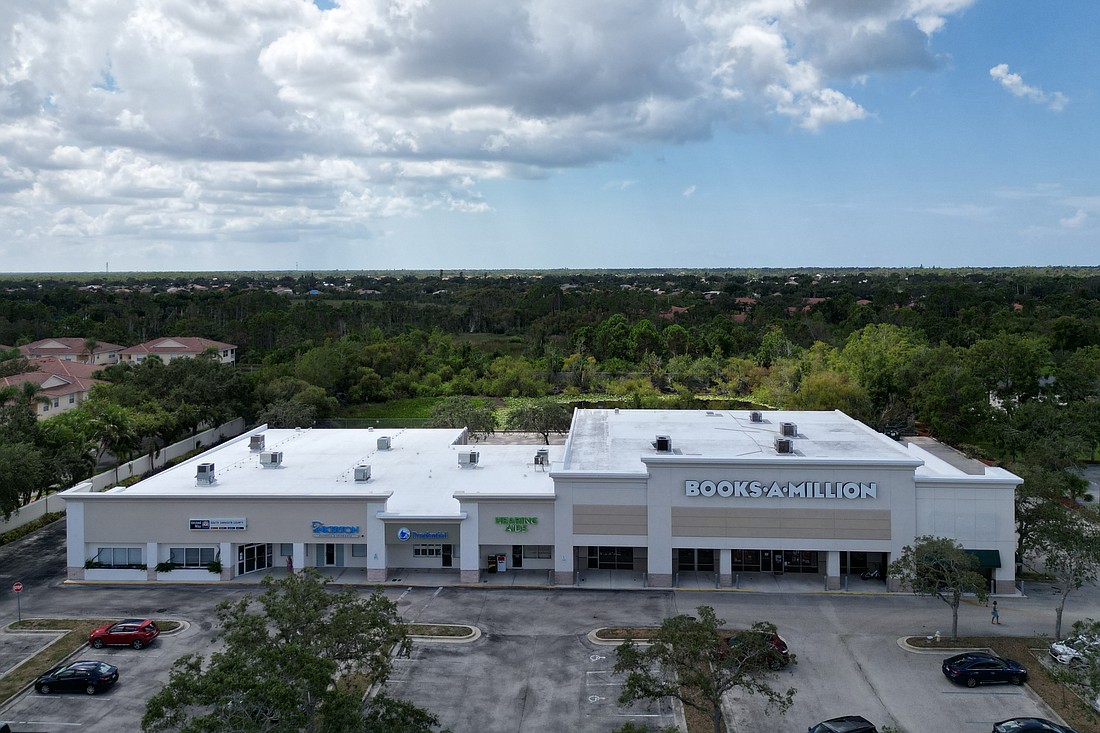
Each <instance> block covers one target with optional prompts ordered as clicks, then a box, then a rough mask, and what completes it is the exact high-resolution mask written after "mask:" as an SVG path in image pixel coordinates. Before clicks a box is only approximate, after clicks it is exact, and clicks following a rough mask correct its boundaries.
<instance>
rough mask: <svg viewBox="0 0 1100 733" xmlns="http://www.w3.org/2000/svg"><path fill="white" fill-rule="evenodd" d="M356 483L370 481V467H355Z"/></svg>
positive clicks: (363, 464)
mask: <svg viewBox="0 0 1100 733" xmlns="http://www.w3.org/2000/svg"><path fill="white" fill-rule="evenodd" d="M355 480H356V481H370V466H369V465H367V464H366V463H362V464H360V465H358V466H356V467H355Z"/></svg>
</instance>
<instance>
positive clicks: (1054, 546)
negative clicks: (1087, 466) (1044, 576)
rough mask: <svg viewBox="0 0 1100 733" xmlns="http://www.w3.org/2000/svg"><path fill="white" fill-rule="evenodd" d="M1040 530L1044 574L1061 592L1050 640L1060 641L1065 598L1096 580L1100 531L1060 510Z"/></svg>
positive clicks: (1080, 517)
mask: <svg viewBox="0 0 1100 733" xmlns="http://www.w3.org/2000/svg"><path fill="white" fill-rule="evenodd" d="M1059 514H1060V516H1057V517H1055V518H1054V519H1053V521H1049V522H1047V523H1045V524H1043V526H1042V529H1041V530H1040V547H1041V548H1042V552H1043V564H1044V565H1045V566H1046V569H1047V572H1049V573H1051V574H1052V575H1053V576H1054V577H1055V579H1056V580H1057V587H1058V588H1060V589H1061V595H1060V598H1059V603H1058V607H1057V608H1055V622H1054V638H1055V639H1061V638H1062V611H1064V610H1065V607H1066V598H1068V597H1069V594H1070V593H1072V592H1073V591H1076V590H1080V589H1081V586H1083V585H1086V584H1087V585H1093V584H1095V582H1096V579H1097V577H1098V576H1100V528H1098V527H1097V526H1096V524H1095V523H1094V522H1093V521H1092V520H1091V519H1089V518H1087V517H1085V516H1083V515H1081V514H1079V513H1077V512H1074V511H1071V510H1067V509H1062V510H1061V511H1060V512H1059Z"/></svg>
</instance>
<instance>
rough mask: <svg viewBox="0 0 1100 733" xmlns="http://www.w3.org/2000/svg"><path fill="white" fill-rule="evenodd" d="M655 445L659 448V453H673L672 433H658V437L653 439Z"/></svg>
mask: <svg viewBox="0 0 1100 733" xmlns="http://www.w3.org/2000/svg"><path fill="white" fill-rule="evenodd" d="M653 447H654V448H656V449H657V452H658V453H671V452H672V436H671V435H658V436H657V439H656V440H655V441H653Z"/></svg>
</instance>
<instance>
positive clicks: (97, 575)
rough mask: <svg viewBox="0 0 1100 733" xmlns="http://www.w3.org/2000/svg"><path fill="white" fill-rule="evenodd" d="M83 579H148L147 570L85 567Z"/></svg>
mask: <svg viewBox="0 0 1100 733" xmlns="http://www.w3.org/2000/svg"><path fill="white" fill-rule="evenodd" d="M84 580H140V581H147V580H149V571H148V570H127V569H124V568H86V569H85V570H84Z"/></svg>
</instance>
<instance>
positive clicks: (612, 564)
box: [588, 546, 634, 570]
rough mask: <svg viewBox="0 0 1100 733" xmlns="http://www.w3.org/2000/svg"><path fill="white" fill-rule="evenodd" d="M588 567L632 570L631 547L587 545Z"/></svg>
mask: <svg viewBox="0 0 1100 733" xmlns="http://www.w3.org/2000/svg"><path fill="white" fill-rule="evenodd" d="M588 567H589V568H592V569H594V570H633V569H634V548H633V547H591V546H590V547H589V548H588Z"/></svg>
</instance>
